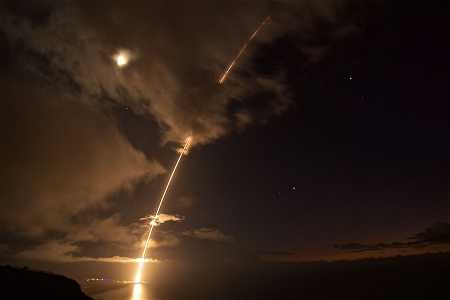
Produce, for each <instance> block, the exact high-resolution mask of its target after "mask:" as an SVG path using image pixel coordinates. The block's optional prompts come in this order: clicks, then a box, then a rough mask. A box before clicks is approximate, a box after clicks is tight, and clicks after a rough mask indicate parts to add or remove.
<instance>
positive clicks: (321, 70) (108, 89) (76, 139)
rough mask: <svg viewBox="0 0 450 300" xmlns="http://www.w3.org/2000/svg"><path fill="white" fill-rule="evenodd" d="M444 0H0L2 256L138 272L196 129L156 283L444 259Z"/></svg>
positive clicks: (448, 121) (71, 270) (171, 201)
mask: <svg viewBox="0 0 450 300" xmlns="http://www.w3.org/2000/svg"><path fill="white" fill-rule="evenodd" d="M397 2H398V1H397ZM435 2H436V4H434V3H435ZM439 2H440V1H431V2H427V3H418V4H416V3H415V2H414V1H410V2H408V3H403V2H402V3H400V2H398V3H391V1H381V0H378V1H375V0H374V1H350V0H345V1H342V0H341V1H338V0H320V1H319V0H317V1H316V0H315V1H313V0H310V1H309V0H305V1H291V0H278V1H256V0H249V1H234V0H233V1H206V0H198V1H106V0H105V1H101V0H99V1H50V0H49V1H44V0H43V1H3V2H2V4H0V57H2V61H3V62H2V68H1V69H0V87H1V93H2V97H1V99H2V101H3V108H2V109H1V112H0V122H1V123H0V128H1V129H0V130H1V132H0V134H1V143H2V147H1V150H0V151H1V152H0V155H1V156H2V168H1V171H0V178H1V180H0V193H1V194H0V201H1V207H2V208H1V210H0V232H1V233H0V260H1V262H2V263H10V264H16V265H28V266H34V267H37V268H42V269H46V270H51V271H55V272H61V273H64V274H68V275H70V276H73V277H76V278H85V277H93V276H110V277H113V278H117V279H131V277H132V276H133V273H134V270H135V264H133V263H132V260H133V259H134V258H136V257H138V256H139V255H140V253H141V249H142V241H143V238H144V235H145V230H146V228H145V223H143V222H142V221H139V218H142V217H145V216H147V215H149V214H151V213H153V211H154V209H155V208H156V205H157V202H158V200H159V197H160V195H161V191H162V188H163V185H164V183H165V182H166V180H167V177H168V173H169V172H170V170H171V168H172V166H173V164H174V162H175V160H176V157H177V152H176V150H177V148H178V147H180V145H181V144H182V143H183V141H184V139H185V138H186V137H187V136H188V135H192V136H193V138H194V145H193V146H192V149H191V151H190V153H189V155H187V156H186V157H184V158H183V161H182V162H181V165H180V169H179V171H178V173H177V174H176V177H175V179H174V182H173V186H172V188H171V190H170V192H169V194H168V196H167V199H166V202H165V203H164V204H163V207H162V210H161V212H162V213H164V218H163V219H161V224H160V225H159V226H158V227H157V228H156V231H155V234H154V236H153V240H152V242H151V248H150V250H149V258H152V259H155V260H157V261H158V262H157V263H154V264H149V265H150V267H147V269H148V271H147V272H146V275H144V276H147V277H148V278H155V274H156V273H158V274H161V276H162V277H161V278H168V277H164V276H165V275H167V276H169V275H168V274H171V275H170V276H172V275H173V274H174V273H175V271H180V270H182V271H183V272H180V273H178V274H203V275H202V276H205V278H206V277H207V276H213V277H214V276H218V275H217V274H218V273H221V272H225V271H224V270H228V268H236V269H233V270H235V276H237V278H239V274H244V273H245V272H244V271H243V270H246V268H260V267H261V266H264V268H263V269H264V270H275V269H272V268H275V266H277V265H278V264H279V263H281V262H282V263H286V264H288V265H289V264H296V263H300V262H313V261H325V260H326V261H337V260H342V259H346V260H358V259H361V258H374V257H394V256H397V255H412V254H423V253H436V252H447V251H450V224H449V221H450V201H449V192H450V191H449V186H450V185H449V184H450V161H449V153H450V142H449V135H450V118H449V116H448V115H449V109H450V104H449V101H448V100H449V99H450V98H449V97H450V84H449V78H450V68H449V66H450V56H449V53H450V43H449V41H448V28H450V24H449V21H448V16H447V11H448V5H447V4H441V3H439ZM268 15H270V16H271V17H272V21H271V22H270V23H269V24H268V25H266V26H265V27H264V28H263V30H262V31H261V32H260V33H259V34H258V36H257V37H256V39H255V40H253V41H252V43H251V44H250V45H249V47H248V49H247V51H246V53H245V54H244V55H243V56H242V57H241V58H240V60H239V62H238V65H237V66H236V68H235V69H233V70H232V72H231V74H230V76H229V78H228V80H227V81H226V82H225V83H224V84H223V85H219V84H218V83H217V79H218V78H219V76H220V74H221V73H222V72H223V70H224V69H225V68H226V67H227V65H228V64H229V63H230V61H231V60H232V58H233V56H234V55H235V54H236V53H237V51H238V50H239V47H241V46H242V44H243V43H244V42H245V41H246V40H247V39H248V37H249V36H250V35H251V33H252V32H253V31H254V30H255V28H256V27H257V26H258V24H259V23H260V22H261V21H262V20H264V18H265V17H266V16H268ZM120 51H125V52H126V53H127V54H129V63H128V64H127V65H125V66H123V67H118V66H117V65H116V63H115V61H114V55H116V54H117V53H119V52H120ZM236 270H241V271H242V273H239V271H236ZM222 274H223V273H222ZM179 276H180V278H181V277H183V275H179ZM186 276H188V275H185V277H184V280H187V279H186ZM189 276H190V275H189ZM199 276H200V275H199ZM161 280H162V279H161Z"/></svg>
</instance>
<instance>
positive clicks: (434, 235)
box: [334, 222, 450, 252]
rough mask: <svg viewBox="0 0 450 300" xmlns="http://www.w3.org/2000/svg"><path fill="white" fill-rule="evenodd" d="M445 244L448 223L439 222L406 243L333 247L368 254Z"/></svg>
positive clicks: (449, 241)
mask: <svg viewBox="0 0 450 300" xmlns="http://www.w3.org/2000/svg"><path fill="white" fill-rule="evenodd" d="M447 244H450V223H447V222H439V223H436V224H434V225H432V226H430V227H429V228H426V229H425V230H424V231H422V232H418V233H416V234H414V235H413V236H411V237H409V238H408V241H402V242H390V243H375V244H362V243H346V244H336V245H335V246H334V247H335V248H336V249H339V250H344V251H352V252H368V251H382V250H389V249H409V248H422V247H428V246H435V245H447Z"/></svg>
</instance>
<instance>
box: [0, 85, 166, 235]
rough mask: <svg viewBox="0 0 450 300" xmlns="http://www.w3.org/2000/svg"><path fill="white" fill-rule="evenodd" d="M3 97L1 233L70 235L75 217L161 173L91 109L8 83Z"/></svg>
mask: <svg viewBox="0 0 450 300" xmlns="http://www.w3.org/2000/svg"><path fill="white" fill-rule="evenodd" d="M24 88H25V89H26V90H23V89H24ZM2 92H3V95H4V97H5V98H4V101H3V109H2V111H1V113H0V114H1V120H2V126H1V132H2V136H3V142H2V144H3V146H2V156H3V157H2V158H3V160H4V162H5V163H4V164H3V167H2V169H1V171H0V178H1V181H0V185H1V189H0V190H1V198H2V205H3V206H4V207H8V209H7V210H2V211H1V213H0V222H1V223H2V224H3V226H2V227H3V229H7V228H8V229H10V230H14V231H16V232H19V233H24V234H27V235H31V236H39V235H42V234H45V233H46V232H47V231H58V232H67V231H69V230H70V229H71V226H70V225H71V223H72V220H71V218H72V217H74V216H75V215H77V214H79V213H81V212H83V211H85V210H87V209H99V208H102V207H105V205H107V201H106V199H107V198H108V196H110V195H111V194H112V193H114V192H116V191H118V190H119V189H127V188H129V187H130V186H131V184H132V183H133V182H135V181H136V180H139V179H141V178H145V177H147V178H152V177H154V176H156V175H158V174H161V173H162V172H164V169H163V167H162V166H161V165H160V164H159V163H157V162H155V161H151V160H148V159H147V158H146V156H145V155H144V154H143V153H142V152H139V151H138V150H136V149H134V148H133V147H132V146H131V145H130V144H129V142H128V141H127V139H126V138H125V137H124V136H122V135H121V133H120V132H119V130H118V128H117V126H116V125H115V122H114V120H112V119H110V118H109V117H108V116H106V115H104V114H103V113H102V112H101V111H98V110H97V109H96V108H93V107H90V106H86V105H83V104H80V102H79V101H77V99H73V98H71V97H67V96H61V95H57V94H53V95H52V94H50V93H48V92H47V91H43V90H42V89H40V88H37V87H33V86H30V85H28V86H27V85H25V86H22V85H19V84H13V83H11V85H10V86H3V89H2Z"/></svg>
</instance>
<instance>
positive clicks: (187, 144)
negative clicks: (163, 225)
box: [135, 136, 192, 282]
mask: <svg viewBox="0 0 450 300" xmlns="http://www.w3.org/2000/svg"><path fill="white" fill-rule="evenodd" d="M191 142H192V137H190V136H189V137H188V138H187V139H186V142H185V143H184V147H183V149H182V150H181V153H180V155H179V156H178V159H177V162H176V163H175V166H174V167H173V169H172V173H170V176H169V180H167V183H166V187H165V188H164V191H163V193H162V196H161V199H160V200H159V204H158V208H157V209H156V212H155V215H154V216H153V218H154V219H153V220H152V221H151V222H150V229H149V231H148V234H147V239H146V240H145V245H144V250H143V251H142V256H141V259H140V263H139V266H138V270H137V272H136V277H135V282H140V281H141V274H142V269H143V264H144V261H145V256H146V254H147V248H148V243H149V242H150V237H151V236H152V232H153V228H154V227H155V225H156V224H157V222H156V220H158V215H159V211H160V209H161V206H162V204H163V202H164V199H165V198H166V194H167V191H168V190H169V188H170V183H171V182H172V179H173V177H174V175H175V172H176V171H177V168H178V165H179V163H180V161H181V158H182V157H183V155H185V154H187V152H188V150H189V147H190V146H191Z"/></svg>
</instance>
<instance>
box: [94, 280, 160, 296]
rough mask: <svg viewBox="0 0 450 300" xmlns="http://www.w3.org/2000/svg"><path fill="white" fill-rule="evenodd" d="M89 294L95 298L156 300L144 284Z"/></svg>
mask: <svg viewBox="0 0 450 300" xmlns="http://www.w3.org/2000/svg"><path fill="white" fill-rule="evenodd" d="M89 296H91V297H92V298H94V299H95V300H157V299H156V298H155V297H152V294H151V291H150V287H149V286H147V285H145V284H129V285H125V286H123V287H119V288H115V289H110V290H108V291H105V292H101V293H96V294H93V295H89Z"/></svg>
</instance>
